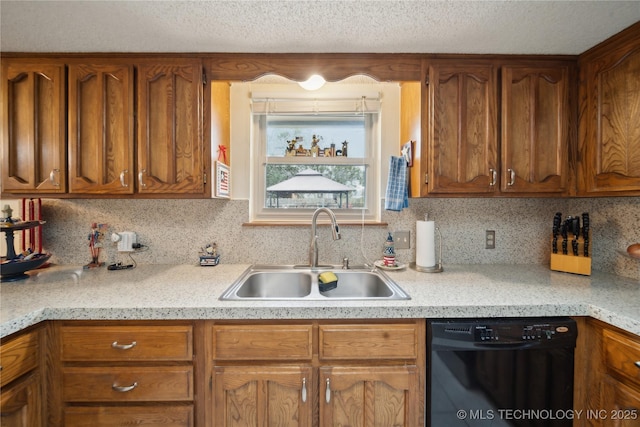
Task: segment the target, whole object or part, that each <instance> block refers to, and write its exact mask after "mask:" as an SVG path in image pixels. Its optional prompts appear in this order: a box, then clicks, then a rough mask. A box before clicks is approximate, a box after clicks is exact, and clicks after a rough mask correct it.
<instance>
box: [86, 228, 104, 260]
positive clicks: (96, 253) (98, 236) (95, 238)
mask: <svg viewBox="0 0 640 427" xmlns="http://www.w3.org/2000/svg"><path fill="white" fill-rule="evenodd" d="M106 229H107V225H106V224H96V223H95V222H94V223H92V224H91V233H89V236H88V237H87V240H89V253H90V254H91V262H90V263H89V264H87V265H85V266H84V267H83V268H85V269H88V268H96V267H102V266H103V265H104V261H102V262H100V249H101V248H102V240H103V239H104V234H105V231H106Z"/></svg>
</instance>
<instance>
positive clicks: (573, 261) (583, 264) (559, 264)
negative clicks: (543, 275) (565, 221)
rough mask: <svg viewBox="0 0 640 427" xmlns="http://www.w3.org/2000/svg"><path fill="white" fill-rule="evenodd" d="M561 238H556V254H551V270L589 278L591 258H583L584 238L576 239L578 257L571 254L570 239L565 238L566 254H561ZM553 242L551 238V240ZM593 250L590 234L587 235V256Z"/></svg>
mask: <svg viewBox="0 0 640 427" xmlns="http://www.w3.org/2000/svg"><path fill="white" fill-rule="evenodd" d="M563 240H564V239H563V238H562V236H559V237H558V253H557V254H554V253H553V252H552V253H551V270H554V271H564V272H565V273H575V274H582V275H584V276H591V256H588V257H586V256H584V255H583V254H584V238H583V237H582V236H580V237H578V256H576V255H574V254H573V248H572V247H571V241H572V239H571V237H568V238H567V253H568V255H564V254H562V241H563ZM551 241H552V242H553V237H552V240H551ZM592 248H593V241H592V240H591V233H589V254H591V249H592Z"/></svg>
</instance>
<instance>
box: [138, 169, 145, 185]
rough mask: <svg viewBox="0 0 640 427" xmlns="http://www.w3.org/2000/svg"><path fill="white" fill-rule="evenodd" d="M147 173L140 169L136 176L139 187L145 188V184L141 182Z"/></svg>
mask: <svg viewBox="0 0 640 427" xmlns="http://www.w3.org/2000/svg"><path fill="white" fill-rule="evenodd" d="M146 172H147V170H146V169H142V170H141V171H140V173H139V174H138V182H139V183H140V187H146V186H147V184H145V183H144V181H143V180H142V177H143V175H144V174H145V173H146Z"/></svg>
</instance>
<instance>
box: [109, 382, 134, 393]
mask: <svg viewBox="0 0 640 427" xmlns="http://www.w3.org/2000/svg"><path fill="white" fill-rule="evenodd" d="M136 387H138V383H137V382H134V383H133V384H131V385H124V386H120V385H115V384H113V385H111V388H112V389H113V391H117V392H118V393H126V392H128V391H131V390H133V389H134V388H136Z"/></svg>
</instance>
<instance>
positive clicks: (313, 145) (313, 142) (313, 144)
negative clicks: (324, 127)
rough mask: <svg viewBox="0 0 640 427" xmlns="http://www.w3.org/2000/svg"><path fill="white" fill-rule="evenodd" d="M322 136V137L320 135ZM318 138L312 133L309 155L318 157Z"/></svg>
mask: <svg viewBox="0 0 640 427" xmlns="http://www.w3.org/2000/svg"><path fill="white" fill-rule="evenodd" d="M320 138H322V137H320ZM320 138H318V137H316V136H315V135H313V138H312V139H311V150H310V152H311V157H319V156H320V147H318V142H320Z"/></svg>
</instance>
